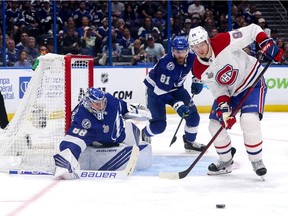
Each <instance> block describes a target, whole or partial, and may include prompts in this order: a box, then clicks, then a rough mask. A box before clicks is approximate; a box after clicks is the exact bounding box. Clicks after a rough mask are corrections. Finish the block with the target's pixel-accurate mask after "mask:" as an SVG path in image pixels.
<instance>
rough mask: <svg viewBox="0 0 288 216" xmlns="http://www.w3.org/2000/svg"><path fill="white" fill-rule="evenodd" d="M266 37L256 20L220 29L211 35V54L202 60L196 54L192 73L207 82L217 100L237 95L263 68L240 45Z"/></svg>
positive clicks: (248, 85) (249, 84) (251, 82)
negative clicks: (208, 57)
mask: <svg viewBox="0 0 288 216" xmlns="http://www.w3.org/2000/svg"><path fill="white" fill-rule="evenodd" d="M265 39H267V35H266V34H265V33H264V32H263V30H262V29H261V28H260V27H259V26H258V25H255V24H251V25H249V26H246V27H243V28H240V29H237V30H234V31H231V32H227V33H220V34H218V35H217V36H215V37H214V38H211V39H210V45H211V47H212V56H211V58H210V59H209V60H208V61H204V60H202V59H201V58H200V57H199V56H197V59H195V61H194V64H193V70H192V73H193V75H194V76H196V77H197V78H198V79H201V80H202V81H203V82H204V83H205V84H206V85H207V87H208V88H209V89H210V91H211V92H212V94H213V97H214V98H215V99H216V100H217V98H219V97H221V98H222V97H223V96H224V97H225V96H228V97H232V96H237V95H238V94H240V93H241V92H243V91H244V90H245V89H247V88H249V87H250V86H252V84H253V81H254V80H255V79H257V77H258V75H259V74H260V73H261V71H262V70H263V67H262V66H261V65H260V63H259V62H258V60H257V59H256V58H255V57H252V56H249V55H248V54H246V53H245V52H244V51H243V50H242V49H243V48H244V47H246V46H248V45H249V44H250V43H252V42H253V41H256V42H257V43H260V42H262V41H263V40H265Z"/></svg>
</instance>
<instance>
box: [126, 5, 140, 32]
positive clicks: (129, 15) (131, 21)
mask: <svg viewBox="0 0 288 216" xmlns="http://www.w3.org/2000/svg"><path fill="white" fill-rule="evenodd" d="M136 18H137V17H136V14H135V12H134V8H133V5H132V3H131V2H127V3H126V4H125V10H124V14H123V19H124V20H125V23H126V26H127V27H129V28H130V30H131V31H133V30H134V27H135V26H136V24H137V20H136Z"/></svg>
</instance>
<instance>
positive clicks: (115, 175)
mask: <svg viewBox="0 0 288 216" xmlns="http://www.w3.org/2000/svg"><path fill="white" fill-rule="evenodd" d="M138 157H139V147H138V146H137V145H133V147H132V151H131V155H130V158H129V160H128V162H127V165H126V167H125V169H124V170H121V171H110V170H107V171H105V170H103V171H101V170H74V175H75V177H76V178H77V179H124V178H127V177H128V176H130V175H132V173H133V172H134V170H135V167H136V165H137V161H138ZM8 173H9V174H10V175H40V176H47V175H48V176H49V175H50V176H53V175H54V173H49V172H39V171H28V170H10V171H9V172H8Z"/></svg>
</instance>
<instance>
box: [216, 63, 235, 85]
mask: <svg viewBox="0 0 288 216" xmlns="http://www.w3.org/2000/svg"><path fill="white" fill-rule="evenodd" d="M237 76H238V69H234V68H233V67H232V65H229V64H228V65H225V66H224V67H223V68H222V69H221V70H220V71H218V73H217V75H216V81H217V82H218V83H219V84H220V85H232V84H233V83H234V82H235V80H236V79H237Z"/></svg>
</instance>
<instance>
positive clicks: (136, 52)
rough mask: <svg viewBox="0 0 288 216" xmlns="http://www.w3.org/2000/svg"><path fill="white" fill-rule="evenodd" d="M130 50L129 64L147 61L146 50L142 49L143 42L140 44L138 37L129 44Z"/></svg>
mask: <svg viewBox="0 0 288 216" xmlns="http://www.w3.org/2000/svg"><path fill="white" fill-rule="evenodd" d="M131 52H132V55H133V58H132V60H131V65H137V64H138V63H146V62H147V52H146V51H145V49H144V44H141V41H140V40H139V39H136V40H135V41H134V43H133V45H132V46H131Z"/></svg>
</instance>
